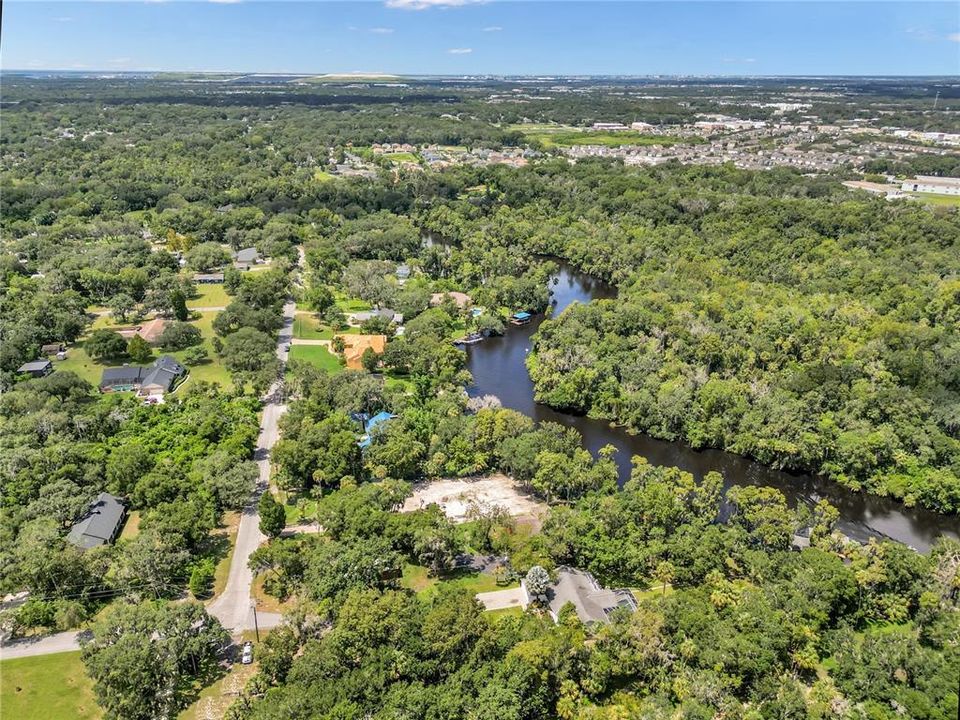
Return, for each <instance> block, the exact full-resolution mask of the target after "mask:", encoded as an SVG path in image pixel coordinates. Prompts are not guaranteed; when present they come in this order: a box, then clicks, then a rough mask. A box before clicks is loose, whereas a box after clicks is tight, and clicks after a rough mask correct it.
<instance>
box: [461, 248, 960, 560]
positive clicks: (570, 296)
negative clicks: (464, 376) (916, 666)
mask: <svg viewBox="0 0 960 720" xmlns="http://www.w3.org/2000/svg"><path fill="white" fill-rule="evenodd" d="M556 280H557V282H556V283H555V284H553V285H551V289H552V290H553V293H554V294H553V302H554V306H553V313H554V314H557V313H559V312H561V311H562V310H563V309H564V308H566V307H567V306H568V305H570V303H573V302H589V301H590V300H592V299H596V298H609V297H614V296H615V294H616V291H615V289H614V288H611V287H610V286H609V285H607V284H605V283H603V282H601V281H599V280H597V279H595V278H592V277H590V276H589V275H584V274H583V273H580V272H577V271H576V270H574V269H572V268H570V267H569V266H568V265H566V264H564V263H562V262H561V263H560V272H559V274H558V275H557V278H556ZM542 319H543V318H542V316H540V317H537V318H536V319H535V320H534V321H533V322H531V323H530V324H529V325H525V326H523V327H512V326H508V330H507V334H506V335H505V336H503V337H495V338H489V339H487V340H486V341H485V342H482V343H480V344H478V345H472V346H470V347H468V348H467V354H468V362H467V367H468V368H469V370H470V372H471V373H473V380H474V385H473V387H471V388H469V392H470V394H471V395H487V394H489V395H496V396H497V397H498V398H500V402H501V403H503V405H504V407H508V408H513V409H514V410H518V411H519V412H522V413H523V414H525V415H529V416H530V417H532V418H533V419H534V420H537V421H543V420H552V421H554V422H558V423H562V424H563V425H568V426H570V427H575V428H576V429H577V430H579V431H580V434H581V435H582V436H583V442H584V445H585V446H586V447H587V449H589V450H590V451H591V452H592V453H594V456H596V453H597V451H598V450H599V449H600V448H601V447H603V446H604V445H607V444H611V445H613V446H615V447H616V448H617V449H618V450H619V452H618V453H617V455H616V460H617V464H618V466H619V469H620V483H621V484H623V483H624V482H625V481H626V480H627V479H628V478H629V477H630V458H631V457H632V456H634V455H642V456H644V457H645V458H647V459H648V460H649V461H650V462H651V463H652V464H654V465H673V466H676V467H679V468H681V469H682V470H686V471H688V472H690V473H692V474H693V475H694V476H695V477H696V478H697V479H700V478H702V477H703V476H704V475H705V474H706V473H708V472H709V471H711V470H716V471H718V472H720V473H721V474H722V475H723V477H724V482H725V484H726V486H727V487H729V486H731V485H737V484H739V485H746V484H750V485H769V486H772V487H775V488H777V489H778V490H780V491H781V492H783V493H784V495H786V497H787V500H788V502H789V503H790V504H791V506H792V505H795V504H796V503H799V502H802V503H807V504H813V503H815V502H817V501H818V500H819V499H821V498H826V499H827V500H829V501H830V502H831V503H832V504H833V505H834V506H835V507H836V508H837V509H838V510H839V511H840V522H839V523H838V525H839V529H840V530H841V531H842V532H844V533H846V534H847V535H849V536H850V537H852V538H855V539H857V540H866V539H867V538H868V537H870V536H886V537H889V538H892V539H894V540H899V541H900V542H903V543H906V544H907V545H910V546H912V547H914V548H916V549H917V550H920V551H921V552H926V551H927V550H929V549H930V546H931V545H932V544H933V543H934V542H935V541H936V539H937V538H938V537H939V536H940V535H950V536H953V537H957V536H958V533H960V519H958V518H956V517H947V516H943V515H938V514H936V513H932V512H928V511H925V510H921V509H917V508H908V507H905V506H904V505H903V504H902V503H900V502H897V501H894V500H889V499H885V498H878V497H874V496H870V495H865V494H861V493H855V492H851V491H849V490H846V489H844V488H842V487H840V486H839V485H837V484H836V483H832V482H830V481H828V480H824V479H822V478H818V477H815V476H812V475H797V474H792V473H787V472H783V471H779V470H773V469H771V468H769V467H766V466H764V465H761V464H760V463H756V462H754V461H752V460H749V459H748V458H745V457H742V456H740V455H734V454H732V453H728V452H724V451H722V450H694V449H693V448H691V447H690V446H688V445H685V444H684V443H681V442H666V441H663V440H657V439H655V438H652V437H649V436H647V435H642V434H638V435H632V434H630V433H628V432H626V431H625V430H623V429H621V428H616V427H611V426H610V424H609V423H607V422H605V421H602V420H591V419H590V418H586V417H579V416H576V415H569V414H567V413H562V412H557V411H556V410H553V409H551V408H549V407H547V406H546V405H540V404H538V403H536V402H534V400H533V382H532V381H531V380H530V376H529V375H528V374H527V368H526V365H525V364H524V360H525V358H526V356H527V353H528V352H529V350H530V344H531V343H530V337H531V336H532V335H533V334H534V333H535V332H536V331H537V328H538V327H539V325H540V322H541V321H542Z"/></svg>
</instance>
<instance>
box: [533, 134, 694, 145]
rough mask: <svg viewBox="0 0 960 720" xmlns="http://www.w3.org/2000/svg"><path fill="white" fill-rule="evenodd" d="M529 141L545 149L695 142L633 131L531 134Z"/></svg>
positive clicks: (691, 139) (690, 139)
mask: <svg viewBox="0 0 960 720" xmlns="http://www.w3.org/2000/svg"><path fill="white" fill-rule="evenodd" d="M528 137H529V138H531V139H536V140H539V141H540V143H541V144H542V145H543V146H544V147H545V148H550V147H572V146H574V145H603V146H605V147H620V146H621V145H676V144H677V143H692V142H696V141H695V140H694V139H693V138H689V139H688V138H680V137H674V136H671V135H645V134H643V133H639V132H633V131H620V132H609V133H605V132H563V133H532V134H529V135H528Z"/></svg>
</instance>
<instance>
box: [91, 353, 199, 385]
mask: <svg viewBox="0 0 960 720" xmlns="http://www.w3.org/2000/svg"><path fill="white" fill-rule="evenodd" d="M186 374H187V369H186V368H185V367H184V366H183V365H181V364H180V363H178V362H177V361H176V360H175V359H174V358H172V357H171V356H169V355H161V356H160V357H158V358H157V359H156V360H154V361H153V364H152V365H147V366H146V367H141V366H139V365H123V366H122V367H112V368H106V369H105V370H104V371H103V374H102V375H101V376H100V392H129V391H135V392H136V393H137V394H138V395H163V394H164V393H168V392H170V391H171V390H173V388H174V387H175V386H176V385H177V383H178V382H179V381H180V380H181V379H182V378H184V377H185V376H186Z"/></svg>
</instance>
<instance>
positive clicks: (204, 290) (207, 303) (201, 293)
mask: <svg viewBox="0 0 960 720" xmlns="http://www.w3.org/2000/svg"><path fill="white" fill-rule="evenodd" d="M197 293H198V295H197V297H195V298H190V299H189V300H187V307H188V308H195V307H226V306H227V305H229V304H230V301H231V300H232V299H233V298H231V297H230V296H229V295H228V294H227V289H226V288H225V287H224V286H223V283H210V284H202V285H201V284H198V285H197Z"/></svg>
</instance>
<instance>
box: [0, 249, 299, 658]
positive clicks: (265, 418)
mask: <svg viewBox="0 0 960 720" xmlns="http://www.w3.org/2000/svg"><path fill="white" fill-rule="evenodd" d="M298 250H299V251H300V265H301V266H302V265H303V259H304V253H303V248H298ZM193 309H194V310H196V309H198V308H193ZM295 311H296V305H295V304H294V303H287V304H286V305H284V306H283V327H282V328H281V330H280V334H279V338H278V340H277V358H278V359H279V360H280V362H281V363H284V364H286V362H287V346H288V345H289V343H290V342H291V340H292V339H293V317H294V313H295ZM283 400H284V395H283V386H282V383H280V382H277V383H275V384H274V386H273V387H272V388H270V392H269V394H268V395H267V397H266V398H265V404H264V407H263V415H262V417H261V419H260V439H259V440H258V441H257V448H256V451H255V453H254V457H255V458H256V459H257V464H258V465H259V467H260V477H259V478H258V480H257V486H256V490H255V491H254V494H253V497H252V498H251V499H250V504H249V505H247V507H246V508H244V510H243V516H242V517H241V518H240V528H239V529H238V530H237V544H236V547H235V549H234V551H233V559H232V560H231V562H230V574H229V576H228V577H227V586H226V588H225V589H224V591H223V593H222V594H221V595H220V597H218V598H217V599H216V600H214V601H213V602H212V603H210V605H209V606H208V607H207V611H208V612H209V613H210V614H211V615H213V616H215V617H216V618H218V619H219V620H220V622H221V623H223V626H224V627H225V628H227V630H229V631H231V632H234V633H236V632H241V631H243V630H253V629H254V617H253V604H252V601H251V598H250V587H251V586H252V585H253V573H252V572H251V571H250V568H249V567H248V566H247V561H248V560H249V558H250V555H251V554H252V553H253V551H254V550H256V549H257V547H258V546H259V545H260V543H261V542H263V540H264V539H265V538H264V536H263V535H262V534H261V533H260V515H259V514H258V513H257V500H259V499H260V495H261V494H262V493H263V492H264V491H265V490H266V489H267V488H269V487H270V449H271V448H272V447H273V445H274V443H276V442H277V439H278V437H279V435H280V431H279V428H278V427H277V423H278V422H279V420H280V417H281V416H282V415H283V413H285V412H286V410H287V406H286V405H285V404H284V403H283ZM282 621H283V617H282V616H281V615H280V614H278V613H264V612H260V613H257V618H256V625H257V626H258V627H259V628H260V629H261V630H264V629H269V628H273V627H276V626H277V625H279V624H280V623H281V622H282ZM79 649H80V643H79V635H78V633H75V632H63V633H56V634H54V635H45V636H43V637H41V638H24V639H21V640H14V641H12V642H8V643H3V644H2V646H0V660H9V659H12V658H18V657H30V656H32V655H51V654H53V653H60V652H70V651H74V650H79Z"/></svg>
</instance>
